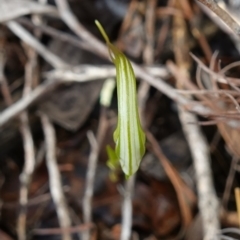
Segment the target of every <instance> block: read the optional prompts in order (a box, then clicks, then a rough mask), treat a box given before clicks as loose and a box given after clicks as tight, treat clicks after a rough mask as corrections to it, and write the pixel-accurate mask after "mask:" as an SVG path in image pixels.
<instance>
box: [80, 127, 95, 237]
mask: <svg viewBox="0 0 240 240" xmlns="http://www.w3.org/2000/svg"><path fill="white" fill-rule="evenodd" d="M87 137H88V140H89V143H90V145H91V153H90V156H89V161H88V169H87V177H86V187H85V193H84V197H83V222H84V223H85V224H90V223H91V221H92V196H93V189H94V181H95V174H96V168H97V160H98V152H99V148H98V143H97V140H96V138H95V136H94V135H93V132H92V131H89V132H87ZM82 238H83V240H89V239H90V231H89V230H87V231H85V232H83V233H82Z"/></svg>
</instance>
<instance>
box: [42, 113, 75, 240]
mask: <svg viewBox="0 0 240 240" xmlns="http://www.w3.org/2000/svg"><path fill="white" fill-rule="evenodd" d="M40 117H41V122H42V126H43V132H44V136H45V142H46V165H47V169H48V174H49V187H50V192H51V196H52V199H53V202H54V204H55V207H56V212H57V216H58V221H59V225H60V227H61V228H62V229H63V236H62V239H63V240H71V239H72V237H71V234H70V233H69V232H68V231H64V230H65V229H69V228H70V227H71V220H70V216H69V211H68V207H67V203H66V199H65V196H64V192H63V187H62V183H61V175H60V172H59V169H58V165H57V159H56V134H55V130H54V127H53V125H52V123H51V122H50V120H49V118H48V117H47V115H45V114H43V113H41V114H40Z"/></svg>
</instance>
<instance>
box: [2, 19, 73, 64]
mask: <svg viewBox="0 0 240 240" xmlns="http://www.w3.org/2000/svg"><path fill="white" fill-rule="evenodd" d="M6 25H7V26H8V28H9V29H10V30H11V31H12V32H13V33H14V34H16V35H17V36H18V37H19V38H20V39H21V40H22V41H23V42H25V43H27V44H28V45H29V46H31V47H32V48H33V49H35V50H36V51H37V52H38V53H39V54H40V55H41V56H42V57H43V58H44V59H45V60H46V61H47V62H48V63H49V64H51V65H52V66H53V67H55V68H67V67H68V66H69V65H68V64H67V63H65V62H64V61H63V60H62V59H60V58H59V57H58V56H56V55H55V54H53V53H51V52H50V51H49V50H48V49H47V48H46V47H45V46H44V45H42V44H41V43H40V42H39V41H38V40H37V39H36V38H35V37H34V36H33V35H32V34H30V33H29V32H28V31H27V30H26V29H25V28H23V27H22V26H21V25H20V24H19V23H17V22H15V21H9V22H7V23H6Z"/></svg>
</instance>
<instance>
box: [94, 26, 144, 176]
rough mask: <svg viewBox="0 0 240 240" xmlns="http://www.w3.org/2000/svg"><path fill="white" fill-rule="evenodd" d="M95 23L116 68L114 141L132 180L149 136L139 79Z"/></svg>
mask: <svg viewBox="0 0 240 240" xmlns="http://www.w3.org/2000/svg"><path fill="white" fill-rule="evenodd" d="M95 23H96V25H97V27H98V29H99V30H100V32H101V33H102V35H103V37H104V39H105V41H106V43H107V46H108V49H109V54H110V58H111V59H112V61H113V63H114V65H115V67H116V76H117V94H118V124H117V129H116V130H115V132H114V134H113V138H114V141H115V143H116V147H115V152H116V155H117V157H118V159H119V161H120V164H121V167H122V170H123V172H124V173H125V175H126V176H127V177H130V176H131V175H133V174H134V173H135V172H136V171H137V170H138V168H139V165H140V162H141V160H142V157H143V155H144V153H145V134H144V131H143V129H142V126H141V124H140V118H139V113H138V106H137V94H136V78H135V75H134V72H133V68H132V65H131V63H130V61H129V60H128V59H127V58H126V57H125V55H124V54H123V53H122V52H121V51H119V50H118V49H117V48H116V47H115V46H113V45H112V44H111V43H110V41H109V38H108V36H107V34H106V33H105V31H104V29H103V27H102V26H101V24H100V23H99V22H98V21H95Z"/></svg>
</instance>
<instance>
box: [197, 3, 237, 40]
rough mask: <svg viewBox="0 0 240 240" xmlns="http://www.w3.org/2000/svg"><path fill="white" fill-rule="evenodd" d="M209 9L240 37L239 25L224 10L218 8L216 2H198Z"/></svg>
mask: <svg viewBox="0 0 240 240" xmlns="http://www.w3.org/2000/svg"><path fill="white" fill-rule="evenodd" d="M198 1H199V2H201V3H202V4H204V5H205V6H207V7H208V8H209V9H211V10H212V11H213V12H214V13H215V14H216V15H217V16H218V17H219V18H220V19H222V20H223V22H224V23H225V24H227V26H228V27H229V28H230V29H231V30H232V31H233V32H234V33H235V34H236V35H238V36H240V26H239V25H238V23H237V22H236V21H235V20H234V19H233V18H232V17H231V16H230V15H229V14H228V13H227V12H225V11H224V10H223V9H222V8H220V7H219V6H218V4H217V3H216V1H214V0H198Z"/></svg>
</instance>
